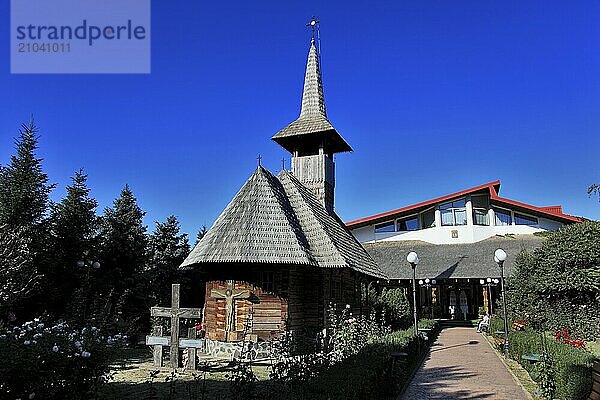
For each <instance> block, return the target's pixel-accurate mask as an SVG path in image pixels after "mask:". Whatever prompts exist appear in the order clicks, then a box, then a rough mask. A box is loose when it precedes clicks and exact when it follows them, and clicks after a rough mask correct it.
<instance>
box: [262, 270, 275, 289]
mask: <svg viewBox="0 0 600 400" xmlns="http://www.w3.org/2000/svg"><path fill="white" fill-rule="evenodd" d="M260 288H261V289H262V290H264V291H265V292H273V291H274V290H275V274H274V273H273V272H271V271H261V272H260Z"/></svg>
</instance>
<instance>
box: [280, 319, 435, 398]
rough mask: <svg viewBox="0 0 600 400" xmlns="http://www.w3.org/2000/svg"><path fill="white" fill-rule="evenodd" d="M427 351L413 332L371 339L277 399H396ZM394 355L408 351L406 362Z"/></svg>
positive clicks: (289, 387)
mask: <svg viewBox="0 0 600 400" xmlns="http://www.w3.org/2000/svg"><path fill="white" fill-rule="evenodd" d="M425 348H426V346H425V344H424V342H423V339H421V338H418V339H417V338H416V337H415V336H414V335H413V332H412V329H408V330H405V331H395V332H392V333H389V334H387V335H384V336H381V337H377V338H375V339H373V340H371V341H370V342H369V343H368V344H367V345H366V346H364V347H363V348H362V349H361V350H360V351H359V352H358V353H357V354H355V355H352V356H350V357H348V358H347V359H344V360H343V361H341V362H339V363H336V364H334V365H332V366H331V367H329V368H327V369H326V370H325V371H323V372H322V373H321V374H319V376H317V377H315V378H313V379H311V380H309V381H307V382H301V383H300V382H297V383H293V384H290V385H285V386H280V387H278V388H277V389H276V391H275V393H273V394H274V398H285V399H294V400H300V399H302V400H304V399H329V400H342V399H349V400H359V399H360V400H363V399H365V400H366V399H386V398H393V397H394V396H395V395H396V394H397V392H398V390H399V389H400V387H401V386H402V385H403V384H405V383H406V382H407V381H408V379H409V378H410V371H412V370H413V369H414V368H415V367H416V365H417V363H418V362H419V360H420V354H422V352H423V351H424V349H425ZM393 352H406V353H408V357H407V360H406V362H405V363H404V362H395V363H394V364H395V368H394V369H392V368H391V367H392V363H393V361H392V357H391V355H390V354H391V353H393ZM278 395H281V397H277V396H278Z"/></svg>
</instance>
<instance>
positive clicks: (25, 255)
mask: <svg viewBox="0 0 600 400" xmlns="http://www.w3.org/2000/svg"><path fill="white" fill-rule="evenodd" d="M32 236H33V235H31V233H30V232H28V230H27V228H24V227H18V228H16V229H13V228H11V229H8V228H7V227H6V225H4V226H2V227H0V321H2V320H3V319H9V320H10V318H8V315H9V313H13V312H15V311H16V310H15V309H16V308H19V307H20V306H21V307H22V305H23V301H24V300H26V299H28V298H30V297H31V296H32V295H33V294H34V293H35V292H36V290H37V289H38V287H39V284H40V281H41V279H42V275H41V273H40V272H39V271H38V268H37V267H36V263H35V261H34V255H33V254H32V252H31V250H30V247H31V241H32Z"/></svg>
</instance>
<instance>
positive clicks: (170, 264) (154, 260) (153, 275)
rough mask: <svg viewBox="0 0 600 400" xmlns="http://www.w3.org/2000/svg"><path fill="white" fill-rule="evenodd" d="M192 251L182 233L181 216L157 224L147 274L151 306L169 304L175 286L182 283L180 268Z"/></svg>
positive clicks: (151, 238)
mask: <svg viewBox="0 0 600 400" xmlns="http://www.w3.org/2000/svg"><path fill="white" fill-rule="evenodd" d="M189 252H190V244H189V241H188V237H187V234H185V233H181V232H180V227H179V221H178V220H177V217H175V216H174V215H170V216H169V217H167V219H166V221H165V222H156V228H155V230H154V232H153V233H152V235H151V236H150V254H149V258H150V260H149V265H148V271H147V277H148V279H149V285H150V286H149V289H150V290H149V291H148V292H149V301H150V304H151V305H157V304H160V305H164V304H169V302H170V300H171V284H172V283H178V282H179V281H180V280H181V275H180V274H179V271H178V267H179V265H181V263H182V262H183V260H184V259H185V258H186V257H187V255H188V253H189Z"/></svg>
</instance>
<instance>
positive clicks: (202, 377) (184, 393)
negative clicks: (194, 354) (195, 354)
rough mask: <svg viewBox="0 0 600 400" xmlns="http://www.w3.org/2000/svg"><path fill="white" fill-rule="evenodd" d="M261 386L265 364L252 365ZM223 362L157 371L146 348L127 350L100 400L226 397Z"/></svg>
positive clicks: (226, 385) (229, 394)
mask: <svg viewBox="0 0 600 400" xmlns="http://www.w3.org/2000/svg"><path fill="white" fill-rule="evenodd" d="M252 369H253V371H254V373H255V374H256V376H257V378H258V379H259V382H258V385H257V386H261V383H262V384H263V385H264V384H265V383H266V381H267V380H268V377H269V373H268V370H267V367H266V366H253V367H252ZM230 370H231V367H228V366H227V365H214V366H211V367H210V368H208V370H207V371H206V372H203V371H200V370H197V371H194V372H193V373H192V372H178V373H175V374H172V373H171V371H169V370H168V369H166V368H165V369H162V370H160V371H158V370H157V369H156V368H154V366H153V365H152V353H151V351H150V350H148V349H127V351H126V353H125V355H124V358H123V359H122V360H121V361H120V362H119V363H118V364H116V365H115V366H114V367H113V369H112V371H111V372H112V379H111V381H110V382H109V383H107V384H106V385H104V386H103V387H102V388H101V391H100V393H99V398H100V399H103V400H104V399H106V400H108V399H125V400H127V399H131V400H133V399H136V400H137V399H175V400H179V399H182V400H183V399H186V400H189V399H227V398H229V397H230V396H231V389H230V387H231V385H230V383H229V381H228V380H227V377H226V375H227V374H228V373H229V371H230Z"/></svg>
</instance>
